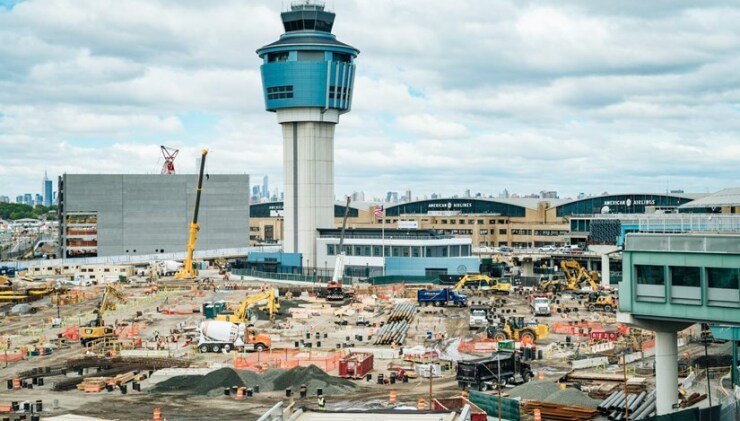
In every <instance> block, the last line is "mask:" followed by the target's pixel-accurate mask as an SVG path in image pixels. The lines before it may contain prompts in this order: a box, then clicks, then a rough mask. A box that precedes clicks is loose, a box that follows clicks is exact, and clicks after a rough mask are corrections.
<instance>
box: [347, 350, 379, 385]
mask: <svg viewBox="0 0 740 421" xmlns="http://www.w3.org/2000/svg"><path fill="white" fill-rule="evenodd" d="M372 370H373V354H372V353H371V352H352V353H350V354H349V355H347V356H346V357H344V358H341V359H340V360H339V377H344V378H348V379H361V378H363V377H365V375H366V374H367V373H369V372H371V371H372Z"/></svg>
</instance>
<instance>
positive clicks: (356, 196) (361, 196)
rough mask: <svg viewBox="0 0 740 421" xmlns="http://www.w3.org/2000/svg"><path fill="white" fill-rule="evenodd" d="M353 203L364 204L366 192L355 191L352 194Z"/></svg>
mask: <svg viewBox="0 0 740 421" xmlns="http://www.w3.org/2000/svg"><path fill="white" fill-rule="evenodd" d="M352 201H353V202H364V201H365V192H364V191H355V192H352Z"/></svg>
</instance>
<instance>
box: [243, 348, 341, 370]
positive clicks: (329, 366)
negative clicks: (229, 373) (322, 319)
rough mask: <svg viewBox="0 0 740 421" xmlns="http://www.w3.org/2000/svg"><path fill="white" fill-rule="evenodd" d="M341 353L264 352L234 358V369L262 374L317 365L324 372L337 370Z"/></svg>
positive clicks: (287, 350)
mask: <svg viewBox="0 0 740 421" xmlns="http://www.w3.org/2000/svg"><path fill="white" fill-rule="evenodd" d="M341 357H342V354H341V352H333V351H312V352H305V351H296V350H289V349H273V350H269V351H263V352H253V353H249V354H239V355H238V356H236V357H234V363H233V365H234V368H235V369H237V370H251V371H256V372H262V371H265V370H269V369H272V368H283V369H291V368H294V367H299V366H300V367H308V366H310V365H315V366H317V367H319V368H320V369H322V370H324V371H327V372H328V371H332V370H335V369H337V367H338V364H339V359H340V358H341Z"/></svg>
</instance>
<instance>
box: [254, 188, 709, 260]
mask: <svg viewBox="0 0 740 421" xmlns="http://www.w3.org/2000/svg"><path fill="white" fill-rule="evenodd" d="M702 196H704V195H691V194H683V193H677V194H672V193H671V194H658V193H655V194H651V193H629V194H611V195H609V194H607V195H601V196H592V197H588V198H584V199H579V200H573V201H566V200H560V199H536V198H534V199H530V198H513V199H493V198H448V199H432V200H420V201H414V202H407V203H401V204H394V205H386V206H385V218H383V219H381V218H377V217H376V216H375V215H374V213H373V211H374V210H375V208H376V206H379V205H377V204H373V203H365V202H360V203H352V204H350V213H349V219H348V224H347V226H348V227H349V228H381V227H382V226H383V224H385V227H386V228H399V227H406V228H409V227H413V228H411V229H419V230H435V231H437V232H439V233H440V234H444V235H450V236H454V237H458V238H470V239H471V240H472V246H473V247H475V248H478V247H499V246H509V247H515V248H530V247H541V246H544V245H551V244H552V245H562V244H591V243H596V244H616V243H617V241H619V238H620V235H621V236H622V237H623V234H624V233H622V232H621V231H622V229H626V230H627V232H635V231H636V230H638V228H634V227H633V225H630V223H629V221H634V220H636V219H639V218H643V219H645V218H646V215H648V216H650V215H652V216H659V215H672V214H676V213H677V212H679V207H681V206H683V205H686V204H688V203H691V202H692V201H694V200H696V199H698V198H701V197H702ZM680 211H681V212H682V213H684V212H685V210H684V209H683V208H681V209H680ZM721 211H722V210H721V209H710V208H693V209H692V210H691V211H690V212H696V213H711V212H721ZM343 215H344V204H343V203H339V202H337V204H336V205H335V207H334V218H335V225H336V226H337V227H339V226H341V223H342V216H343ZM620 221H625V222H624V224H622V223H621V222H620ZM250 223H251V226H250V243H251V244H253V245H255V244H264V243H268V244H269V243H275V242H278V241H281V240H282V202H270V203H260V204H253V205H252V206H251V218H250ZM631 227H632V228H631ZM620 233H621V234H620Z"/></svg>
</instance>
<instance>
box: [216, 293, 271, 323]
mask: <svg viewBox="0 0 740 421" xmlns="http://www.w3.org/2000/svg"><path fill="white" fill-rule="evenodd" d="M264 300H267V304H266V305H264V306H262V307H260V310H263V311H266V312H267V314H269V315H270V320H273V319H274V318H275V315H276V314H277V312H278V311H279V310H280V303H279V302H278V292H277V290H276V289H274V288H270V289H268V290H267V291H264V292H260V293H259V294H255V295H250V296H248V297H246V298H244V300H242V302H241V304H239V308H238V309H237V310H236V311H235V312H234V314H219V315H217V316H216V320H219V321H223V322H231V323H249V319H250V317H249V316H250V308H251V307H252V306H253V305H255V304H257V303H259V302H260V301H264Z"/></svg>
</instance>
